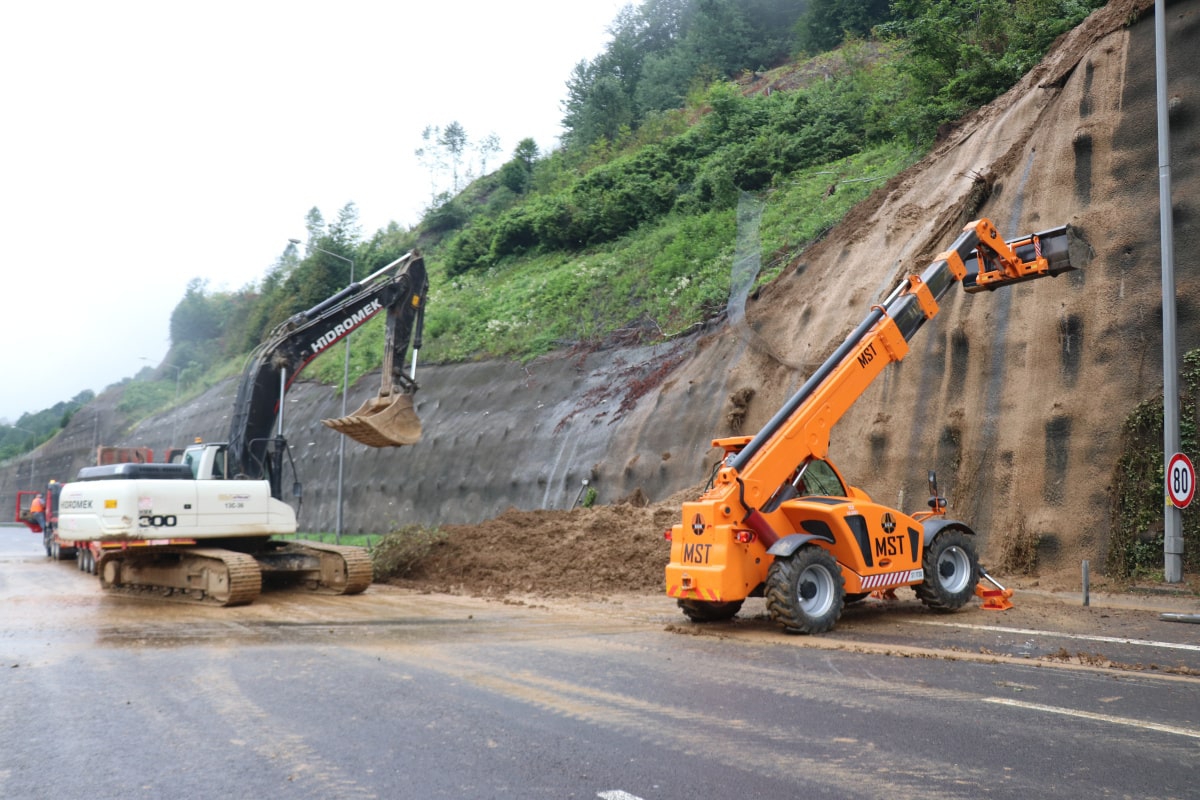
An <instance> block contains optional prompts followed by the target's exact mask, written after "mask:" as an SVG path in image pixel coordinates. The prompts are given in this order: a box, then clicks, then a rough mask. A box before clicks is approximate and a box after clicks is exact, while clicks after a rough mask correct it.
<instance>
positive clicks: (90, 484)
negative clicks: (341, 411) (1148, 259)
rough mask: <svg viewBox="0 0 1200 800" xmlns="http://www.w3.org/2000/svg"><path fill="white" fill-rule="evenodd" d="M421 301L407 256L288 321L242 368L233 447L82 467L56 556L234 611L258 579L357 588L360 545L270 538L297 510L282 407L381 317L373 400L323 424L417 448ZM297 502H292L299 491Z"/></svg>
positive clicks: (292, 521) (142, 587) (120, 584)
mask: <svg viewBox="0 0 1200 800" xmlns="http://www.w3.org/2000/svg"><path fill="white" fill-rule="evenodd" d="M427 292H428V277H427V274H426V271H425V262H424V259H423V258H422V256H421V255H420V253H419V252H417V251H415V250H414V251H411V252H409V253H407V254H405V255H404V256H402V257H400V258H398V259H396V260H395V261H393V262H391V263H390V264H388V265H386V266H384V267H382V268H381V269H379V270H377V271H376V272H374V273H372V274H371V275H370V276H368V277H367V278H365V279H363V280H362V281H359V282H354V283H351V284H350V285H349V286H348V287H346V288H345V289H343V290H341V291H340V292H337V293H336V294H334V295H333V296H332V297H329V298H328V299H326V300H324V301H322V302H321V303H318V304H317V305H315V306H313V307H312V308H310V309H308V310H307V311H302V312H300V313H298V314H296V315H294V316H292V317H291V318H289V319H288V320H286V321H285V322H283V323H282V324H281V325H279V326H278V327H276V328H275V329H274V330H273V331H272V332H271V333H270V334H269V336H268V337H267V339H266V341H264V342H263V344H261V345H260V346H259V347H258V348H256V349H255V351H254V352H253V353H252V354H251V355H250V356H249V358H248V360H247V363H246V366H245V369H244V371H243V373H242V378H241V383H240V384H239V387H238V393H237V399H236V401H235V404H234V409H233V413H232V415H231V417H232V419H231V424H230V432H229V439H228V441H227V442H205V443H201V442H197V443H196V444H194V445H191V446H189V447H187V448H186V449H185V450H184V452H183V454H182V457H181V458H180V459H179V461H178V462H177V463H152V462H151V463H136V462H134V463H118V464H107V465H98V466H92V467H84V468H83V469H82V470H80V472H79V475H78V477H77V478H76V480H75V481H72V482H70V483H66V484H63V485H62V486H61V487H58V488H57V490H56V497H55V501H56V502H55V507H56V508H55V510H56V515H55V517H54V519H53V522H52V523H51V526H52V527H53V528H54V535H55V536H56V537H58V540H59V545H60V548H61V551H62V552H67V551H73V550H74V549H75V548H84V550H83V553H82V555H83V558H82V559H81V566H82V567H83V568H84V569H86V570H87V571H89V572H93V573H95V574H98V575H99V576H100V583H101V585H102V586H103V587H104V588H105V589H107V590H110V591H112V592H115V593H125V594H140V593H145V592H151V593H154V594H156V595H160V596H164V597H169V598H172V599H179V600H183V601H186V602H200V603H207V604H215V605H220V606H235V605H242V604H246V603H249V602H252V601H253V600H254V598H255V597H257V596H258V594H259V592H260V591H261V589H262V587H263V584H264V582H271V583H287V584H290V585H295V584H299V585H301V586H304V587H306V588H309V589H312V590H314V591H321V592H327V593H334V594H357V593H359V592H362V591H363V590H365V589H366V588H367V587H368V586H369V585H370V583H371V579H372V567H371V561H370V558H369V557H368V555H367V552H366V550H365V549H363V548H360V547H349V546H341V545H327V544H321V543H316V542H283V541H280V540H278V539H274V538H272V537H275V536H278V535H289V534H294V533H295V532H296V530H297V524H296V513H295V510H294V509H293V508H292V506H291V505H290V504H289V503H288V502H285V500H284V499H283V475H284V468H285V459H286V460H287V461H288V465H289V466H290V468H291V473H292V474H293V475H294V474H295V465H294V463H291V462H290V459H291V453H290V450H289V449H288V445H287V440H286V438H285V437H284V434H283V424H284V419H283V408H284V405H283V399H284V397H285V395H286V393H287V390H288V387H289V386H290V385H291V383H292V381H294V380H295V379H296V376H297V375H298V374H299V373H300V371H301V370H303V369H304V367H305V366H307V365H308V363H309V362H311V361H312V360H313V359H314V358H316V357H317V356H319V355H321V354H322V353H324V352H327V351H328V350H329V348H330V347H331V345H333V344H334V343H335V342H337V341H338V340H340V339H342V338H343V337H345V336H347V335H348V334H350V333H351V332H352V331H354V330H356V329H357V328H359V327H360V326H361V325H363V324H364V323H365V322H367V320H369V319H371V318H373V317H374V316H375V315H377V314H378V313H380V312H381V311H385V312H386V314H387V334H386V344H385V345H384V346H385V351H384V356H383V361H384V365H383V380H382V386H381V388H380V390H379V393H378V394H377V395H376V396H375V397H373V398H371V399H369V400H368V401H367V402H366V403H364V404H363V405H362V406H361V407H360V408H358V409H357V410H356V411H354V412H352V413H350V414H348V415H347V416H345V417H342V418H339V419H326V420H322V422H324V423H325V424H326V425H327V426H329V427H330V428H333V429H334V430H336V431H338V432H339V433H341V434H342V435H345V436H349V437H351V438H353V439H355V440H356V441H359V442H362V443H363V444H366V445H368V446H370V447H390V446H395V447H399V446H403V445H410V444H415V443H416V442H417V441H419V440H420V438H421V422H420V420H419V419H418V417H417V415H416V412H415V410H414V408H413V395H414V393H415V392H416V391H417V389H418V385H417V382H416V365H417V355H418V353H419V351H420V348H421V331H422V328H423V322H424V311H425V298H426V295H427ZM410 347H411V350H412V354H413V355H412V365H411V368H410V369H409V370H408V372H406V371H405V368H404V359H405V354H406V353H407V352H408V350H409V349H410ZM273 428H274V431H273V430H272V429H273ZM291 493H292V495H293V496H294V497H295V498H297V500H299V498H300V496H301V487H300V484H299V483H298V482H297V483H294V484H293V486H292V487H291Z"/></svg>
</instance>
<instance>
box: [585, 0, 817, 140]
mask: <svg viewBox="0 0 1200 800" xmlns="http://www.w3.org/2000/svg"><path fill="white" fill-rule="evenodd" d="M805 2H806V0H647V2H645V3H644V4H643V5H642V6H640V7H637V8H634V7H633V6H626V7H625V8H624V9H622V11H621V12H620V14H618V15H617V18H616V19H615V20H614V21H613V22H612V24H611V25H610V27H609V29H608V30H609V34H610V35H611V36H612V39H611V40H610V42H609V44H608V46H607V47H606V48H605V50H604V52H603V53H601V54H600V55H599V56H597V57H596V58H595V59H593V60H591V61H581V62H579V63H578V64H576V65H575V68H574V69H573V70H572V71H571V75H570V77H569V78H568V79H567V99H566V100H565V101H564V103H563V120H562V122H563V128H564V129H565V131H566V133H565V134H564V136H563V139H564V142H565V143H566V144H567V145H568V146H578V147H586V146H588V145H590V144H592V143H594V142H597V141H600V140H601V139H607V140H609V141H615V140H617V137H618V134H619V132H620V131H621V130H622V129H623V128H629V129H631V130H633V129H636V128H637V127H638V126H639V125H640V124H641V123H642V121H643V120H645V119H646V118H647V116H648V115H650V114H653V113H654V112H657V111H665V110H668V109H673V108H679V107H680V106H681V105H682V104H683V99H684V97H685V96H686V95H687V93H688V91H689V89H690V88H692V86H693V85H694V84H695V83H696V82H697V81H698V80H699V81H702V82H704V83H708V82H710V81H711V80H712V79H719V78H722V77H726V78H727V77H732V76H734V75H735V74H737V73H738V72H741V71H742V70H745V69H758V68H760V67H767V66H771V65H773V64H775V63H777V62H779V61H780V60H781V59H784V58H786V57H787V56H788V55H789V54H790V52H791V50H792V49H793V46H794V31H793V29H794V26H795V24H796V21H797V20H798V19H799V18H800V16H801V14H802V13H803V11H804V8H805Z"/></svg>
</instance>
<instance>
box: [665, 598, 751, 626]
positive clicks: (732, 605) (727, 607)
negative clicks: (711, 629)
mask: <svg viewBox="0 0 1200 800" xmlns="http://www.w3.org/2000/svg"><path fill="white" fill-rule="evenodd" d="M742 602H743V601H741V600H730V601H729V602H727V603H710V602H708V601H705V600H683V599H680V601H679V607H680V608H681V609H682V610H683V615H684V616H685V617H687V618H688V619H690V620H691V621H692V622H721V621H723V620H727V619H733V618H734V616H736V615H737V613H738V612H739V611H741V610H742Z"/></svg>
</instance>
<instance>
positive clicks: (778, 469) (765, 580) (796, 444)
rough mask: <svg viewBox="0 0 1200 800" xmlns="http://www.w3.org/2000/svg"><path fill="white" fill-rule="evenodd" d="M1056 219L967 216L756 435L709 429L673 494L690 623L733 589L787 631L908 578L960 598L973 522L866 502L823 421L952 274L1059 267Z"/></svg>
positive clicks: (935, 504) (978, 284)
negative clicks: (1026, 226)
mask: <svg viewBox="0 0 1200 800" xmlns="http://www.w3.org/2000/svg"><path fill="white" fill-rule="evenodd" d="M1072 242H1073V233H1072V231H1071V229H1070V228H1069V227H1068V226H1063V227H1059V228H1054V229H1052V230H1048V231H1044V232H1042V233H1035V234H1032V235H1030V236H1025V237H1022V238H1019V239H1015V240H1011V241H1005V240H1004V239H1002V238H1001V237H1000V235H999V233H998V232H997V230H996V227H995V226H994V225H993V224H992V223H991V222H990V221H988V220H986V219H979V220H976V221H975V222H972V223H970V224H969V225H967V226H966V227H965V228H964V229H963V232H962V234H961V235H960V236H959V237H958V238H957V239H956V240H955V241H954V243H953V244H952V245H951V246H950V249H948V250H946V251H944V252H942V253H941V254H939V255H938V256H937V257H936V258H935V259H934V261H933V262H932V263H931V264H930V265H929V266H928V267H926V269H925V271H924V272H923V273H921V275H919V276H918V275H910V276H909V277H908V278H907V279H906V280H905V281H904V282H902V283H901V284H900V285H899V286H897V287H896V288H895V289H894V290H893V291H892V293H891V294H890V295H889V296H888V297H887V299H885V300H884V301H883V302H882V303H880V304H879V305H876V306H873V307H872V308H871V310H870V312H869V313H868V314H867V316H866V318H865V319H864V320H863V321H862V322H861V323H860V324H859V325H858V326H857V327H856V328H855V329H854V330H853V332H851V334H850V335H849V336H848V337H847V338H846V340H845V341H844V342H842V344H841V345H840V346H839V347H838V348H837V349H836V350H835V351H834V352H833V354H832V355H830V356H829V358H828V359H827V360H826V361H825V362H824V363H823V364H822V365H821V366H820V368H818V369H817V371H816V372H815V373H814V374H813V375H812V376H811V377H810V378H809V379H808V380H807V381H806V382H805V383H804V385H803V386H801V388H800V389H799V391H797V392H796V394H795V395H793V396H792V397H791V399H790V400H789V401H788V402H787V403H786V404H785V405H784V406H783V408H781V409H780V410H779V411H778V412H777V413H776V414H775V416H774V417H772V418H771V420H770V421H769V422H767V424H766V425H765V426H764V427H763V428H762V430H761V431H759V432H758V434H757V435H755V436H753V437H750V436H735V437H729V438H723V439H715V440H713V446H714V447H720V448H722V449H723V450H724V452H725V456H724V458H723V460H722V461H721V462H720V463H719V464H718V465H717V467H716V468H715V470H714V474H713V477H712V480H711V481H710V485H709V487H708V488H707V490H706V491H705V493H704V494H703V495H701V497H700V498H699V499H697V500H696V501H694V502H688V503H684V504H683V515H682V519H681V521H680V522H679V523H678V524H677V525H675V526H674V527H673V528H672V529H671V531H670V533H669V536H670V539H671V560H670V563H669V564H668V565H667V568H666V588H667V594H668V595H669V596H671V597H675V598H677V599H678V602H679V606H680V607H681V608H682V610H683V612H684V614H685V615H687V616H688V617H689V618H690V619H693V620H695V621H710V620H720V619H728V618H730V617H732V616H734V615H735V614H737V612H738V611H739V610H740V608H741V606H742V603H743V601H744V600H745V599H746V598H747V597H752V596H765V597H766V605H767V610H768V613H769V614H770V616H771V618H772V619H773V620H775V621H776V622H779V623H780V624H782V625H783V626H784V628H785V629H787V630H788V631H792V632H799V633H822V632H824V631H828V630H830V629H831V628H832V627H833V626H834V624H835V623H836V622H837V620H838V617H839V616H840V615H841V612H842V609H843V607H844V605H845V603H846V602H854V601H856V600H861V599H862V598H864V597H866V596H867V595H868V594H870V593H872V592H875V591H886V590H890V589H895V588H897V587H900V586H912V587H913V588H914V590H915V591H916V593H917V596H918V597H919V598H920V599H921V601H922V602H923V603H925V605H927V606H928V607H930V608H932V609H934V610H938V611H952V610H955V609H958V608H961V607H962V606H963V605H964V604H965V603H966V602H967V601H968V600H969V599H970V597H971V595H972V594H974V593H975V589H976V586H977V584H978V583H979V579H980V575H981V567H980V565H979V561H978V557H977V555H976V549H975V545H974V543H973V540H974V538H975V534H974V531H972V530H971V528H969V527H968V526H967V525H966V524H965V523H963V522H959V521H957V520H952V519H948V518H947V517H946V516H945V509H946V504H945V500H944V499H943V498H940V497H938V496H937V490H936V484H935V482H934V476H933V475H932V473H931V474H930V483H931V490H932V494H933V497H932V498H931V499H930V510H929V511H925V512H920V513H917V514H914V515H912V516H910V515H907V514H904V513H902V512H900V511H896V510H894V509H891V508H887V507H885V506H882V505H880V504H878V503H875V502H873V501H872V500H871V498H870V497H869V496H868V495H867V493H866V492H864V491H863V490H861V489H859V488H856V487H854V486H851V485H849V484H848V483H847V482H846V481H845V480H844V479H843V477H842V476H841V474H840V473H839V472H838V470H837V469H836V468H835V467H834V466H833V464H832V463H831V462H829V461H828V460H827V458H826V456H827V453H828V450H829V431H830V428H832V427H833V425H834V424H835V423H836V422H837V421H838V420H839V419H841V417H842V416H843V415H844V414H845V413H846V412H847V411H848V410H849V409H850V407H851V406H852V405H854V403H855V402H856V401H857V400H858V398H859V397H860V396H861V395H862V393H863V392H864V391H866V389H867V387H868V386H870V384H871V382H872V381H874V380H875V378H876V377H877V376H878V375H879V374H880V373H881V372H882V371H883V369H884V367H886V366H887V365H888V364H890V363H892V362H893V361H899V360H900V359H902V358H904V356H905V355H906V354H907V353H908V341H909V340H910V339H911V338H912V337H913V335H915V334H916V332H917V331H918V330H920V328H921V326H923V325H924V324H925V322H927V321H928V320H930V319H932V318H933V317H934V316H935V315H936V314H937V313H938V300H940V299H941V297H942V296H943V295H944V294H945V293H946V292H947V291H948V290H949V289H950V287H951V286H952V285H953V284H955V283H959V282H961V283H962V284H963V287H964V289H965V290H966V291H968V292H979V291H985V290H993V289H996V288H999V287H1001V286H1005V285H1008V284H1010V283H1015V282H1019V281H1026V280H1033V279H1036V278H1041V277H1046V276H1055V275H1060V274H1062V273H1064V272H1068V271H1070V270H1073V269H1075V268H1076V267H1075V266H1074V265H1072V263H1071V253H1070V250H1071V246H1072Z"/></svg>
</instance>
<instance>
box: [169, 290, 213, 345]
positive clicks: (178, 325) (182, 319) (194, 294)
mask: <svg viewBox="0 0 1200 800" xmlns="http://www.w3.org/2000/svg"><path fill="white" fill-rule="evenodd" d="M207 285H208V282H207V281H205V280H203V279H201V278H192V279H191V280H190V281H189V282H188V285H187V289H186V290H185V291H184V293H183V299H182V300H180V301H179V304H178V305H176V306H175V310H174V311H172V312H171V322H170V333H171V342H172V343H174V344H180V343H183V342H203V341H207V340H208V339H215V338H216V337H217V336H218V335H219V334H220V332H221V324H222V322H223V319H222V314H221V312H220V310H219V309H218V308H217V306H216V304H214V303H213V302H212V298H211V297H209V295H208V294H207V292H206V291H205V288H206V287H207Z"/></svg>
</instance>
